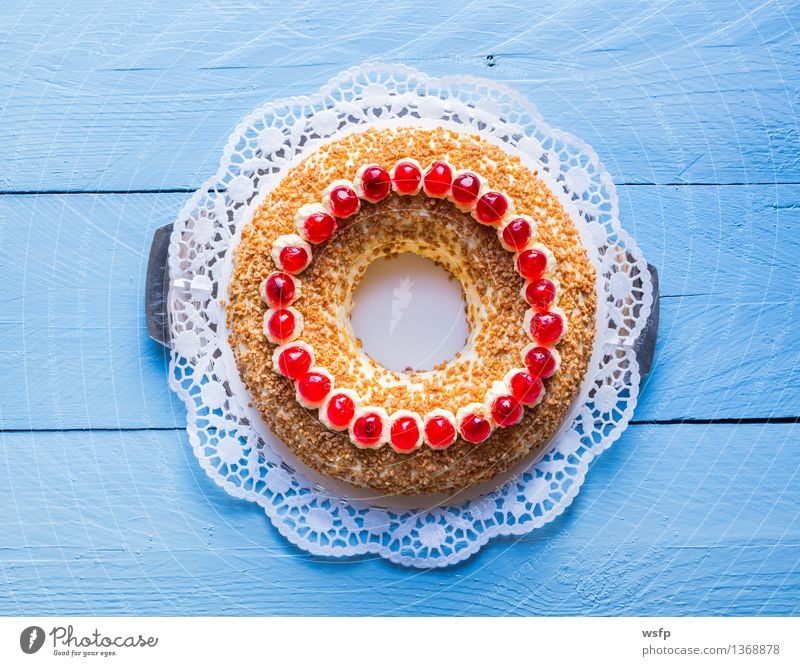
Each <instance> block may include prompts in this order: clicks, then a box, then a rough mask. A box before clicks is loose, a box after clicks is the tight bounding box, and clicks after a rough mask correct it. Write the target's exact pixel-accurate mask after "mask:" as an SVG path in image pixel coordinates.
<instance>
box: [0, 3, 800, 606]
mask: <svg viewBox="0 0 800 666" xmlns="http://www.w3.org/2000/svg"><path fill="white" fill-rule="evenodd" d="M440 4H441V6H436V5H437V3H429V2H421V1H417V0H403V1H401V2H395V3H389V2H377V3H375V2H370V1H367V2H357V3H325V4H320V5H319V6H313V5H311V4H308V3H295V4H294V5H292V3H286V2H274V3H273V2H259V3H252V2H244V1H241V0H231V1H226V2H209V3H204V2H198V0H171V1H170V2H167V3H164V2H139V3H107V2H105V1H100V0H96V1H95V0H91V1H90V0H81V1H80V2H78V1H77V0H73V1H71V2H66V3H65V2H62V0H30V1H28V0H17V1H14V0H12V1H10V2H6V3H2V4H0V155H1V156H2V160H0V225H2V226H0V271H2V275H3V282H2V284H3V294H4V298H3V303H4V307H3V314H2V315H1V316H0V367H1V368H2V381H1V382H0V427H2V454H0V500H1V501H0V584H2V593H0V613H2V614H33V615H38V614H48V613H59V614H66V613H85V614H118V613H119V614H124V613H133V614H228V613H231V614H377V615H381V614H503V615H505V614H510V615H516V614H584V613H596V614H684V613H700V614H790V613H794V614H796V613H797V612H798V611H800V518H798V507H799V506H800V478H798V467H799V466H800V465H799V461H800V369H799V368H798V364H799V363H800V333H798V330H799V329H800V311H799V310H798V309H799V308H800V303H799V302H798V301H799V300H800V270H798V269H799V268H800V240H798V237H799V236H800V234H798V232H799V231H800V157H798V156H800V136H799V127H798V118H797V112H798V108H799V107H800V98H799V96H798V89H799V88H800V46H799V45H798V37H797V34H796V32H795V29H796V28H797V26H800V9H799V8H798V3H797V2H796V1H795V2H785V3H783V2H764V3H761V2H758V3H747V4H748V5H749V6H740V5H739V4H738V3H736V2H728V1H726V0H700V1H697V2H692V1H691V0H690V1H689V2H673V3H669V2H654V3H642V2H639V1H634V0H627V1H622V2H619V1H617V2H606V1H594V2H572V3H564V2H553V3H535V4H536V5H538V6H537V7H533V6H530V7H528V6H527V4H529V3H519V2H517V3H511V2H504V1H501V2H489V3H483V2H472V1H470V2H464V3H460V4H459V5H453V4H452V3H440ZM531 4H532V3H531ZM446 5H447V6H446ZM368 59H380V60H384V61H390V62H406V63H409V64H412V65H414V66H416V67H418V68H420V69H423V70H424V71H427V72H429V73H432V74H444V73H471V74H476V75H480V76H485V77H489V78H492V79H495V80H498V81H504V82H507V83H508V84H509V85H512V86H513V87H515V88H517V89H518V90H520V91H521V92H523V93H524V94H525V95H527V96H528V97H529V98H530V99H531V100H533V101H534V102H535V103H536V104H537V105H538V107H539V109H540V111H541V112H542V114H543V115H544V117H545V118H546V119H547V120H548V121H549V122H550V123H551V124H553V125H554V126H556V127H560V128H563V129H565V130H567V131H570V132H572V133H574V134H576V135H578V136H580V137H582V138H583V139H585V140H586V141H588V142H589V143H590V144H592V145H593V147H594V148H595V149H596V151H597V152H598V153H599V155H600V157H601V159H602V160H603V161H604V162H605V164H606V166H607V167H608V169H609V170H610V171H611V173H612V174H613V176H614V178H615V181H616V183H617V185H618V190H619V194H620V200H621V219H622V222H623V225H624V226H625V227H626V228H627V229H628V230H629V231H631V232H632V233H633V234H634V235H635V237H636V238H637V240H638V242H639V244H640V245H641V247H642V248H643V250H644V252H645V253H646V256H647V258H648V259H649V260H650V262H651V263H653V264H655V265H656V266H658V268H659V270H660V273H661V280H662V298H661V311H662V324H661V333H660V340H659V345H658V350H657V359H656V365H655V369H654V372H653V374H652V376H651V377H650V379H649V381H648V383H647V386H646V387H645V389H644V396H643V398H642V400H641V402H640V404H639V407H638V410H637V412H636V415H635V422H634V424H633V425H631V427H630V428H629V429H628V430H627V431H626V433H625V434H624V435H623V437H622V438H621V439H620V441H619V442H618V443H617V444H616V445H615V446H614V447H613V449H611V450H610V451H609V452H607V453H605V454H604V455H603V456H602V457H601V458H600V459H599V460H597V461H596V462H595V463H594V465H593V467H592V470H591V472H590V475H589V478H588V480H587V482H586V484H585V486H584V488H583V490H582V492H581V494H580V495H579V497H578V499H577V501H576V502H575V503H574V505H573V506H572V507H571V508H570V509H569V510H568V511H567V513H566V514H565V515H564V516H562V517H561V518H560V519H559V520H557V521H556V522H555V523H553V524H551V525H550V526H548V527H546V528H544V529H541V530H538V531H536V532H534V533H532V534H530V535H528V536H526V537H524V538H519V539H509V540H505V541H498V542H494V543H493V544H491V545H490V546H488V547H486V548H485V549H484V550H483V551H482V552H481V553H480V554H479V555H478V556H476V557H474V558H472V559H470V560H469V561H468V562H466V563H464V564H462V565H459V566H456V567H454V568H451V569H448V570H443V571H430V572H420V571H412V570H406V569H402V568H399V567H397V566H393V565H391V564H388V563H386V562H384V561H381V560H379V559H375V558H364V559H361V560H357V561H333V560H325V559H318V558H314V557H311V556H309V555H307V554H306V553H304V552H301V551H299V550H297V549H295V548H294V547H292V546H290V545H289V544H288V543H287V542H286V541H285V540H284V539H283V538H281V536H280V535H279V534H278V533H277V532H276V530H275V529H273V528H272V526H271V525H270V524H269V523H268V521H267V519H266V518H265V516H264V514H263V513H262V512H261V510H260V509H258V508H257V507H256V506H253V505H250V504H247V503H244V502H240V501H237V500H234V499H233V498H231V497H229V496H228V495H226V494H225V493H224V492H222V491H221V490H219V489H218V488H216V487H215V486H214V485H213V484H212V483H211V482H210V481H209V480H208V479H207V478H206V477H205V475H204V473H203V472H202V471H201V470H200V468H199V467H198V465H197V464H196V461H195V460H194V458H193V456H192V453H191V451H190V448H189V445H188V441H187V436H186V434H185V432H184V430H183V428H184V425H185V416H184V410H183V407H182V405H181V404H180V403H179V402H178V401H177V400H176V399H175V398H174V397H173V396H172V395H171V394H170V391H169V390H168V388H167V376H166V362H167V359H166V357H165V354H164V351H163V350H162V349H161V348H160V347H159V346H158V345H156V344H154V343H153V342H151V341H150V340H149V339H148V338H147V336H146V333H145V322H144V316H143V307H142V303H143V290H144V275H145V268H146V262H147V251H148V248H149V243H150V239H151V237H152V234H153V231H154V230H155V229H156V228H157V227H159V226H160V225H163V224H166V223H168V222H170V221H171V220H172V219H173V218H174V217H175V215H176V213H177V212H178V210H179V209H180V207H181V205H182V203H183V202H184V200H185V199H186V198H187V197H188V196H189V193H190V192H191V191H192V190H193V189H194V188H196V187H197V186H198V185H199V184H200V183H201V182H202V181H203V180H204V179H205V178H206V177H208V176H209V175H211V174H212V173H213V172H214V170H215V168H216V163H217V161H218V159H219V156H220V154H221V151H222V147H223V144H224V142H225V140H226V138H227V137H228V135H229V133H230V132H231V131H232V129H233V128H234V126H235V125H236V123H237V122H238V121H239V120H240V118H241V117H243V116H244V115H245V114H246V113H247V112H249V111H250V110H251V109H253V108H255V107H256V106H258V105H260V104H261V103H263V102H264V101H267V100H270V99H274V98H278V97H283V96H287V95H291V94H301V93H308V92H311V91H314V90H316V89H317V88H318V87H319V86H320V85H321V84H322V83H324V82H325V81H327V80H328V79H329V78H330V77H331V76H333V75H335V74H336V73H338V72H339V71H341V70H343V69H345V68H347V67H349V66H351V65H353V64H357V63H359V62H362V61H364V60H368Z"/></svg>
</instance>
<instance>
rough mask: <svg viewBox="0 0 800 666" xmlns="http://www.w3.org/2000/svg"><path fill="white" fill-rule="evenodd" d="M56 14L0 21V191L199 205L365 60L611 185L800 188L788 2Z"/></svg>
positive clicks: (19, 12) (96, 7) (182, 1)
mask: <svg viewBox="0 0 800 666" xmlns="http://www.w3.org/2000/svg"><path fill="white" fill-rule="evenodd" d="M62 5H63V3H61V2H58V1H57V0H38V1H34V2H29V3H26V5H25V6H24V7H20V6H19V4H18V3H5V4H4V5H3V7H0V25H4V26H13V30H9V31H8V32H7V33H6V34H5V35H4V39H3V40H2V44H0V59H2V62H3V63H4V64H5V67H3V68H2V69H0V145H2V146H4V147H5V148H6V150H5V154H4V157H5V159H4V160H3V161H2V162H0V189H3V190H13V191H29V190H37V191H39V190H87V189H88V190H99V189H109V190H129V189H163V188H175V187H190V188H192V187H195V186H197V185H199V184H200V183H201V182H203V180H205V178H206V177H208V175H210V174H212V173H213V172H214V170H215V167H216V164H217V161H218V159H219V155H220V153H221V150H222V146H223V144H224V141H225V140H226V138H227V136H228V134H229V133H230V132H231V131H232V129H233V128H234V127H235V126H236V124H237V123H238V122H239V120H240V119H241V118H242V117H243V116H244V115H245V114H247V113H248V112H249V111H250V110H252V109H253V108H255V107H257V106H259V105H260V104H262V103H264V102H265V101H268V100H271V99H275V98H278V97H283V96H286V95H294V94H307V93H309V92H312V91H314V90H316V89H317V88H319V86H320V85H321V84H323V83H324V82H325V81H327V80H328V79H329V78H330V77H331V76H333V75H335V74H336V73H338V72H339V71H341V70H343V69H345V68H347V67H349V66H352V65H354V64H358V63H360V62H362V61H364V60H372V59H375V58H376V57H377V58H380V59H383V60H386V61H393V62H405V63H409V64H412V65H417V66H419V67H420V68H422V69H423V70H427V71H430V72H431V73H433V74H458V73H463V74H473V75H482V76H487V77H489V78H491V79H494V80H497V81H501V82H505V83H508V84H510V85H512V86H514V87H516V88H517V89H518V90H520V91H521V92H522V93H524V94H525V95H526V96H528V97H529V98H530V99H531V100H533V101H534V102H535V103H536V104H537V105H538V106H539V108H540V110H541V111H542V113H543V114H544V116H545V118H547V119H548V120H549V121H550V122H551V123H552V124H554V125H555V126H557V127H561V128H563V129H565V130H567V131H570V132H572V133H574V134H577V135H578V136H580V137H582V138H584V139H585V140H587V141H588V142H589V143H591V144H592V145H593V146H594V147H595V148H596V149H597V151H598V153H599V154H600V156H601V158H602V159H603V160H604V161H605V162H606V164H607V166H608V167H609V169H610V170H611V173H612V174H613V175H614V177H615V178H616V179H617V182H638V183H641V182H654V183H671V182H706V183H740V182H747V183H754V182H769V183H772V182H800V162H798V160H797V159H796V155H797V149H798V136H799V134H798V125H797V120H796V118H797V103H798V102H797V97H796V95H795V91H796V89H797V85H798V82H799V81H800V73H799V72H800V67H799V65H800V61H799V60H798V58H799V57H800V56H798V52H797V49H796V48H795V44H794V40H795V37H794V35H795V31H794V29H793V25H797V23H798V21H800V8H798V6H797V4H796V3H791V2H787V3H780V2H770V3H763V4H761V5H759V6H757V7H743V6H740V5H738V4H737V3H729V2H725V0H713V1H710V2H703V3H688V4H687V3H671V4H667V5H663V6H659V7H658V8H657V9H654V8H653V6H651V5H649V4H642V3H640V2H636V1H635V0H626V1H625V2H599V3H597V2H592V3H588V2H587V3H571V4H570V5H568V6H565V5H564V4H563V3H534V4H526V3H512V2H505V1H504V2H499V3H484V4H482V5H481V4H478V5H475V4H473V5H470V6H469V9H468V10H465V11H463V12H453V11H452V8H451V7H450V6H449V5H447V4H445V3H442V4H438V5H436V4H435V3H434V5H433V6H426V7H425V8H424V10H421V9H420V5H419V3H418V2H416V1H415V0H402V1H401V2H396V3H391V5H390V6H389V5H387V6H381V5H378V6H375V5H361V4H359V3H345V4H342V3H336V4H330V3H320V4H313V3H302V4H299V5H297V6H296V7H294V8H292V7H287V6H286V5H285V3H273V2H267V3H258V4H256V5H254V4H253V3H249V2H233V3H226V5H225V10H224V11H219V10H218V8H217V7H216V6H215V5H209V6H206V7H205V8H201V7H198V3H196V2H194V1H193V0H175V1H174V2H169V3H161V4H158V5H157V6H156V5H153V4H152V3H151V4H150V5H148V6H147V10H146V11H145V10H144V9H142V10H140V11H134V12H132V11H131V10H130V8H129V7H127V6H124V5H116V4H109V3H106V2H103V1H102V0H92V1H91V2H85V3H81V5H80V11H65V10H63V6H62ZM367 7H368V9H367ZM365 12H369V21H368V24H369V30H362V29H359V28H357V27H356V26H358V25H362V24H361V23H359V21H363V17H364V16H365ZM359 17H360V18H359ZM490 55H491V56H492V57H491V58H490V59H487V58H488V56H490Z"/></svg>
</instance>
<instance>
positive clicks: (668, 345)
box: [0, 186, 800, 429]
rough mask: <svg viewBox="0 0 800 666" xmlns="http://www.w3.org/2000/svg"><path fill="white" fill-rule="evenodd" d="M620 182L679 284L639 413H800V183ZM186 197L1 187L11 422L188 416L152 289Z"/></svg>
mask: <svg viewBox="0 0 800 666" xmlns="http://www.w3.org/2000/svg"><path fill="white" fill-rule="evenodd" d="M620 189H621V206H622V219H623V222H624V224H625V226H626V228H628V229H629V230H630V231H631V232H632V233H633V234H634V235H635V236H636V237H637V238H638V239H639V242H640V244H641V246H642V248H643V250H644V252H645V253H646V256H647V257H648V259H649V260H650V261H651V262H652V263H654V264H655V265H656V266H658V268H659V270H660V273H661V280H662V293H663V294H664V296H665V298H664V299H663V301H662V318H663V319H662V326H661V337H660V343H659V347H658V356H657V360H656V366H655V371H654V373H653V376H652V379H651V383H650V386H649V388H648V390H647V391H646V393H645V395H644V397H643V400H642V402H641V404H640V406H639V409H638V411H637V418H640V419H648V420H654V419H655V420H666V419H678V418H764V417H788V416H800V382H798V381H796V377H797V372H798V361H799V360H800V340H799V339H798V337H797V336H796V335H794V334H793V330H794V329H795V328H796V327H797V325H798V323H800V312H798V309H797V298H798V294H800V278H798V275H797V270H796V267H797V259H796V258H797V256H798V255H799V254H800V245H799V243H800V241H798V238H797V235H796V233H795V229H796V228H797V227H798V224H800V206H798V200H799V199H800V187H797V186H780V187H774V186H750V187H734V186H729V187H641V186H640V187H625V188H620ZM186 197H187V195H184V194H162V195H125V196H123V195H113V196H112V195H102V196H100V195H94V196H93V195H68V196H35V197H31V196H7V197H0V220H2V226H0V235H2V240H1V241H0V266H2V267H3V270H4V272H5V275H6V278H7V279H6V283H7V284H8V287H7V294H6V307H5V309H4V312H3V315H2V316H1V317H0V359H2V362H3V368H4V371H5V376H6V378H7V381H5V382H2V383H0V421H2V427H3V428H5V429H29V428H34V429H36V428H40V429H41V428H47V429H54V428H55V429H58V428H143V427H144V428H147V427H161V428H163V427H180V426H182V425H183V423H184V411H183V408H182V406H181V404H180V403H179V402H178V401H177V400H175V399H174V398H173V397H172V396H171V395H170V392H169V390H168V389H167V371H166V362H165V360H166V358H165V355H164V352H163V350H162V349H161V348H160V347H159V346H158V345H156V344H154V343H152V342H151V341H150V340H149V339H148V338H147V337H146V333H145V322H144V314H143V294H144V276H145V270H146V265H147V253H148V244H149V242H150V238H151V236H152V233H153V230H154V229H155V228H156V227H158V226H159V225H162V224H166V223H167V222H169V221H170V220H171V219H172V218H173V216H174V215H175V214H176V213H177V211H178V210H179V208H180V207H181V205H182V203H183V201H184V199H185V198H186ZM793 378H795V379H793ZM775 387H778V390H776V389H775Z"/></svg>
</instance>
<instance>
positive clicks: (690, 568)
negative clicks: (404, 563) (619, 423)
mask: <svg viewBox="0 0 800 666" xmlns="http://www.w3.org/2000/svg"><path fill="white" fill-rule="evenodd" d="M2 438H3V439H2V443H3V456H2V457H0V492H2V496H3V497H5V498H7V501H5V502H3V503H0V524H2V525H3V526H4V527H3V530H2V531H0V568H1V569H2V576H0V581H2V586H3V593H2V594H0V614H27V615H39V614H47V613H56V614H72V613H79V614H99V615H103V614H116V613H142V614H204V615H205V614H208V615H214V614H227V613H236V614H336V615H339V614H341V615H364V614H377V615H381V614H402V615H405V614H422V615H438V614H457V615H462V614H501V615H505V614H509V615H523V614H559V615H562V614H563V615H570V614H585V613H593V614H604V615H606V614H607V615H616V614H643V615H650V614H653V615H680V614H691V613H698V614H736V615H746V614H796V613H797V612H798V611H800V594H799V593H798V592H799V591H800V570H798V567H797V563H798V561H799V560H800V518H799V517H798V514H797V506H798V502H800V481H799V480H798V476H797V469H796V467H797V466H796V465H793V464H790V463H791V460H792V459H793V456H794V454H795V451H796V447H797V444H798V441H800V426H798V425H747V426H725V425H715V426H704V425H685V424H684V425H680V426H633V427H631V428H629V430H628V431H627V432H626V433H625V434H624V435H623V437H622V439H621V440H620V441H619V442H618V443H617V444H616V445H615V447H614V448H612V449H611V450H610V451H608V452H607V453H605V454H603V456H601V458H600V459H599V460H598V461H596V462H595V464H594V465H593V466H592V469H591V471H590V474H589V477H588V479H587V482H586V484H585V486H584V488H583V490H582V491H581V494H580V495H579V496H578V498H577V500H576V502H575V503H574V504H573V506H572V507H571V508H570V509H569V510H568V511H567V513H566V514H565V515H564V516H562V517H561V518H560V519H558V521H557V522H556V523H554V524H553V525H551V526H549V527H547V528H545V529H543V530H540V531H538V532H535V533H533V534H531V535H529V536H526V537H524V538H521V539H506V540H503V541H500V542H496V543H493V544H491V545H490V546H488V547H487V548H485V549H484V550H483V551H482V552H481V553H480V554H479V555H478V556H476V557H474V558H472V559H471V560H469V561H468V562H466V563H464V564H462V565H459V566H457V567H455V568H452V569H448V570H446V571H430V572H424V573H421V572H417V571H412V570H407V569H403V568H400V567H396V566H393V565H390V564H387V563H385V562H383V561H381V560H379V559H375V558H364V559H361V560H358V561H355V562H348V561H334V560H326V559H322V558H315V557H311V556H309V555H307V554H305V553H303V552H301V551H299V550H297V549H296V548H294V547H293V546H291V545H289V544H288V542H286V541H285V540H284V539H283V538H282V537H281V536H280V535H279V534H278V533H277V531H276V530H275V529H274V528H272V526H271V525H269V524H268V522H267V519H266V518H265V516H264V515H263V513H262V512H261V510H260V509H259V508H258V507H256V506H254V505H251V504H248V503H246V502H242V501H238V500H235V499H233V498H231V497H229V496H228V495H226V494H225V493H224V492H223V491H221V490H219V489H218V488H216V487H215V486H214V485H213V484H212V482H211V481H210V480H209V479H207V478H206V477H205V475H204V473H203V472H202V471H201V470H200V469H199V467H198V465H197V464H196V462H195V461H194V459H193V457H192V454H191V452H190V450H189V446H188V443H187V442H186V436H185V435H184V434H183V433H180V432H146V431H145V432H125V433H118V432H111V433H109V432H103V433H100V432H80V433H78V432H74V433H15V434H11V433H4V434H3V435H2Z"/></svg>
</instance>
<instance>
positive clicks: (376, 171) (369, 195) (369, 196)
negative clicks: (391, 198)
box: [361, 166, 392, 203]
mask: <svg viewBox="0 0 800 666" xmlns="http://www.w3.org/2000/svg"><path fill="white" fill-rule="evenodd" d="M361 189H362V190H363V192H364V198H365V199H366V200H367V201H371V202H372V203H377V202H379V201H380V200H381V199H385V198H386V197H387V196H388V194H389V192H390V191H391V189H392V179H391V177H390V176H389V172H388V171H387V170H386V169H384V168H383V167H379V166H368V167H367V168H366V169H364V173H363V174H362V175H361Z"/></svg>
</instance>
